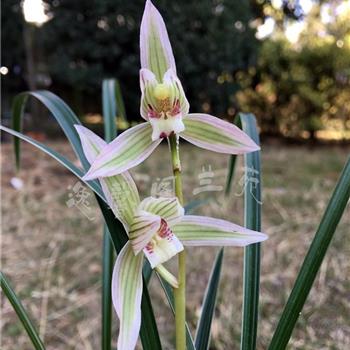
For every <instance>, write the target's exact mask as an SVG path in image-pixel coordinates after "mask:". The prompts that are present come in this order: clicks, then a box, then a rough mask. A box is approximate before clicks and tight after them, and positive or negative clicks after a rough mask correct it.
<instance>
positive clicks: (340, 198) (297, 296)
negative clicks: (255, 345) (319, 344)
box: [269, 158, 350, 350]
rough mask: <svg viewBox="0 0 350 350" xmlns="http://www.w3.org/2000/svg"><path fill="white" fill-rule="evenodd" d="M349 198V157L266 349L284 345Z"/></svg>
mask: <svg viewBox="0 0 350 350" xmlns="http://www.w3.org/2000/svg"><path fill="white" fill-rule="evenodd" d="M349 198H350V158H349V159H348V161H347V163H346V165H345V167H344V169H343V172H342V174H341V175H340V178H339V180H338V183H337V185H336V187H335V190H334V192H333V194H332V197H331V199H330V201H329V203H328V206H327V209H326V211H325V213H324V214H323V217H322V220H321V223H320V225H319V227H318V229H317V232H316V234H315V237H314V239H313V240H312V243H311V245H310V248H309V250H308V252H307V254H306V256H305V259H304V262H303V264H302V266H301V269H300V271H299V274H298V276H297V278H296V281H295V283H294V287H293V289H292V292H291V293H290V296H289V298H288V301H287V304H286V306H285V308H284V310H283V312H282V316H281V318H280V320H279V322H278V325H277V328H276V331H275V333H274V335H273V337H272V340H271V344H270V346H269V350H283V349H285V348H286V347H287V344H288V342H289V339H290V337H291V335H292V332H293V329H294V327H295V324H296V322H297V320H298V317H299V315H300V313H301V310H302V308H303V306H304V304H305V301H306V299H307V297H308V295H309V293H310V290H311V288H312V285H313V283H314V281H315V278H316V275H317V273H318V271H319V269H320V267H321V264H322V261H323V259H324V257H325V255H326V252H327V249H328V247H329V245H330V243H331V240H332V238H333V236H334V233H335V230H336V228H337V226H338V223H339V221H340V219H341V217H342V215H343V213H344V210H345V208H346V205H347V204H348V201H349Z"/></svg>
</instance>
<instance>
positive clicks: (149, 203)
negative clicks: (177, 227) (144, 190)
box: [139, 197, 185, 226]
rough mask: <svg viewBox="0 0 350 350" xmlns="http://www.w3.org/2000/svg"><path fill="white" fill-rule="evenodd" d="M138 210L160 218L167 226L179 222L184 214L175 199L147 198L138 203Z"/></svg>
mask: <svg viewBox="0 0 350 350" xmlns="http://www.w3.org/2000/svg"><path fill="white" fill-rule="evenodd" d="M139 208H140V209H141V210H144V211H147V212H149V213H152V214H155V215H158V216H160V217H161V218H162V219H164V220H165V221H166V222H167V223H168V225H169V226H171V225H173V224H175V223H176V222H179V221H180V220H181V218H182V217H183V216H184V213H185V211H184V208H183V207H182V206H181V205H180V203H179V200H178V199H177V198H176V197H175V198H165V197H159V198H154V197H148V198H145V199H144V200H143V201H142V202H141V203H140V205H139Z"/></svg>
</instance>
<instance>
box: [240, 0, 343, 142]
mask: <svg viewBox="0 0 350 350" xmlns="http://www.w3.org/2000/svg"><path fill="white" fill-rule="evenodd" d="M326 10H327V11H328V12H330V13H329V17H328V19H325V18H324V17H325V15H326V13H325V12H324V11H326ZM322 11H323V15H322V14H321V6H320V5H314V7H313V9H312V11H311V12H310V14H309V15H308V16H307V18H306V19H305V29H304V31H303V32H302V34H301V36H300V38H299V40H298V42H296V43H291V42H289V41H288V40H287V39H286V37H285V36H284V34H283V33H282V32H277V33H275V35H274V36H273V37H272V38H271V39H268V40H266V41H265V42H264V44H263V47H262V50H261V52H260V58H259V63H258V67H257V69H253V70H251V71H250V72H249V73H248V74H243V73H242V74H240V75H239V76H238V79H239V81H240V82H241V84H242V85H243V86H245V87H246V89H244V90H242V91H241V92H239V93H238V94H237V99H238V101H239V103H240V104H241V106H242V108H243V110H247V111H253V112H254V113H256V114H257V115H258V117H259V118H260V120H261V122H260V124H261V125H262V128H263V131H265V132H267V133H269V134H276V133H277V134H280V133H282V134H283V135H287V136H291V137H296V136H300V135H302V136H306V137H309V138H311V139H313V138H314V137H315V134H316V132H317V131H318V130H320V129H322V128H324V127H329V126H332V125H333V127H335V128H337V129H340V128H341V127H342V128H344V129H346V128H349V127H350V125H349V123H350V105H349V103H347V102H346V101H349V100H350V85H349V82H350V20H349V19H350V6H349V7H348V8H345V7H344V8H343V9H341V10H339V2H334V1H331V2H329V4H327V7H326V8H323V10H322ZM321 15H322V16H323V19H322V18H321V17H322V16H321ZM302 131H304V132H306V134H305V133H304V134H301V132H302Z"/></svg>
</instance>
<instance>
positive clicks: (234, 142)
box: [180, 113, 260, 154]
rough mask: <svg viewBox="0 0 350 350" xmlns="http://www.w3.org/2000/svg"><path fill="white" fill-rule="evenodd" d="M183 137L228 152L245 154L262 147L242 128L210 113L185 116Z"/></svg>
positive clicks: (208, 148) (221, 151)
mask: <svg viewBox="0 0 350 350" xmlns="http://www.w3.org/2000/svg"><path fill="white" fill-rule="evenodd" d="M184 124H185V130H184V131H183V132H182V133H181V134H180V136H181V137H182V138H184V139H185V140H187V141H188V142H190V143H193V144H194V145H196V146H198V147H201V148H204V149H207V150H210V151H214V152H218V153H226V154H244V153H250V152H254V151H258V150H260V147H259V146H258V145H257V144H256V143H255V142H254V141H253V140H252V139H251V138H250V137H249V136H248V135H247V134H246V133H245V132H243V131H242V130H241V129H239V128H238V127H237V126H235V125H233V124H232V123H229V122H226V121H224V120H221V119H219V118H216V117H213V116H211V115H209V114H201V113H193V114H192V113H191V114H188V116H187V117H186V118H184Z"/></svg>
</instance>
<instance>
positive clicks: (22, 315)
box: [0, 272, 45, 350]
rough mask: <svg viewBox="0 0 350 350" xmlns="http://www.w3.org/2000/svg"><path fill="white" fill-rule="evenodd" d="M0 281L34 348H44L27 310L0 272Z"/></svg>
mask: <svg viewBox="0 0 350 350" xmlns="http://www.w3.org/2000/svg"><path fill="white" fill-rule="evenodd" d="M0 282H1V289H2V290H3V292H4V294H5V295H6V297H7V299H8V300H9V302H10V303H11V305H12V307H13V309H14V310H15V312H16V314H17V316H18V318H19V319H20V321H21V323H22V325H23V327H24V328H25V330H26V332H27V334H28V336H29V338H30V340H31V342H32V344H33V346H34V348H35V349H36V350H45V346H44V343H43V342H42V340H41V339H40V337H39V335H38V333H37V331H36V329H35V327H34V325H33V323H32V321H31V320H30V318H29V316H28V314H27V312H26V311H25V309H24V307H23V305H22V303H21V301H20V299H19V298H18V296H17V295H16V293H15V292H14V290H13V289H12V288H11V285H10V283H9V281H8V280H7V278H6V277H5V275H4V274H3V273H2V272H0Z"/></svg>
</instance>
